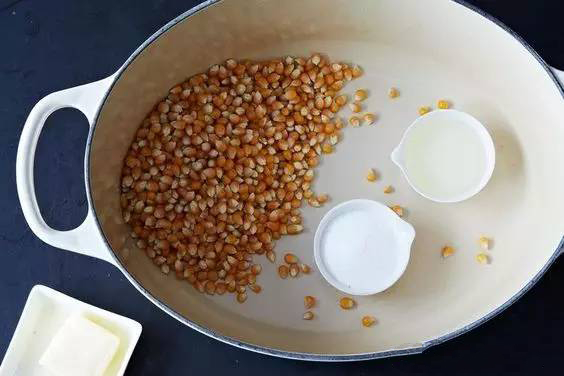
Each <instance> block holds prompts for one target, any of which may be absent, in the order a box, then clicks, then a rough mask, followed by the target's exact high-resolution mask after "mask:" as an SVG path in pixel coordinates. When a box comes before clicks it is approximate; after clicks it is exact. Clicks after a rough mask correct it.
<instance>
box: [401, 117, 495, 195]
mask: <svg viewBox="0 0 564 376" xmlns="http://www.w3.org/2000/svg"><path fill="white" fill-rule="evenodd" d="M434 121H442V122H445V121H446V122H451V123H453V124H464V125H465V126H470V127H471V128H472V129H473V130H474V131H475V133H476V134H477V135H478V136H479V138H480V140H481V142H482V146H483V149H484V153H485V161H486V163H485V168H484V170H483V173H482V176H481V179H480V180H479V181H478V182H477V183H476V184H475V185H474V186H472V187H471V188H469V189H467V190H465V191H464V192H460V193H458V194H456V195H452V196H448V197H440V196H437V195H432V194H429V193H425V192H422V191H421V190H420V189H418V187H417V186H416V185H415V184H413V182H412V181H411V180H410V177H409V171H408V170H407V168H406V166H405V160H404V145H405V140H406V139H407V137H408V135H409V134H410V133H411V132H412V131H413V129H414V128H415V127H420V126H421V127H423V126H425V125H427V124H430V122H434ZM455 126H456V125H455ZM446 157H447V156H445V158H446ZM391 159H392V161H393V162H394V163H395V164H396V165H397V166H398V167H399V168H400V170H401V172H402V173H403V175H404V176H405V178H406V180H407V182H408V183H409V185H410V186H411V188H413V189H414V190H415V191H416V192H417V193H419V194H420V195H421V196H423V197H425V198H427V199H429V200H431V201H435V202H441V203H451V202H460V201H464V200H467V199H469V198H470V197H472V196H474V195H476V194H477V193H478V192H480V191H481V190H482V189H483V188H484V187H485V186H486V184H487V183H488V181H489V180H490V178H491V176H492V174H493V170H494V167H495V147H494V143H493V140H492V137H491V136H490V134H489V133H488V131H487V130H486V127H484V125H483V124H482V123H480V122H479V121H478V120H477V119H476V118H474V117H473V116H471V115H469V114H467V113H465V112H462V111H457V110H436V111H431V112H429V113H427V114H425V115H423V116H420V117H418V118H417V119H416V120H415V121H414V122H413V123H412V124H411V125H410V126H409V127H408V128H407V129H406V131H405V132H404V134H403V136H402V139H401V141H400V143H399V145H398V146H397V147H396V148H395V149H394V151H392V154H391Z"/></svg>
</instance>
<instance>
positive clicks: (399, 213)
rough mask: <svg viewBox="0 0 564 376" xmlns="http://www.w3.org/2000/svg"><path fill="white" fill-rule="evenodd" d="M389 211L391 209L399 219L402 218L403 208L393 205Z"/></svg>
mask: <svg viewBox="0 0 564 376" xmlns="http://www.w3.org/2000/svg"><path fill="white" fill-rule="evenodd" d="M390 209H392V210H393V211H394V212H395V213H396V214H397V215H399V216H400V217H403V208H402V207H401V206H399V205H393V206H390Z"/></svg>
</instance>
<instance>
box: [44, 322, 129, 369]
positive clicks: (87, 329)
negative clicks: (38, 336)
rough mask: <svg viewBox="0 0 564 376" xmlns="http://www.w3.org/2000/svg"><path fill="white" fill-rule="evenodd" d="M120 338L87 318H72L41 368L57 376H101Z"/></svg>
mask: <svg viewBox="0 0 564 376" xmlns="http://www.w3.org/2000/svg"><path fill="white" fill-rule="evenodd" d="M118 346H119V338H118V337H116V336H115V335H114V334H113V333H111V332H109V331H108V330H106V329H105V328H103V327H101V326H100V325H98V324H96V323H94V322H92V321H90V320H88V319H87V318H85V317H83V316H78V315H76V316H71V317H70V318H69V319H67V321H66V322H65V323H64V324H63V326H61V328H60V329H59V331H58V332H57V334H55V336H54V337H53V339H52V340H51V343H50V344H49V346H48V347H47V350H45V352H44V353H43V356H42V357H41V359H39V364H40V365H41V366H43V367H45V368H46V369H48V370H49V371H50V372H51V373H53V375H54V376H101V375H103V374H104V371H105V370H106V369H107V368H108V365H109V364H110V362H111V361H112V358H113V357H114V355H115V353H116V351H117V348H118Z"/></svg>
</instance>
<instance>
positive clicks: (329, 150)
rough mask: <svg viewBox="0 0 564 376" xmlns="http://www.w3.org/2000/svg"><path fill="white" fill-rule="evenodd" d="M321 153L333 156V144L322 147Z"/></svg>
mask: <svg viewBox="0 0 564 376" xmlns="http://www.w3.org/2000/svg"><path fill="white" fill-rule="evenodd" d="M321 151H322V152H323V153H325V154H331V153H332V152H333V146H331V144H323V145H321Z"/></svg>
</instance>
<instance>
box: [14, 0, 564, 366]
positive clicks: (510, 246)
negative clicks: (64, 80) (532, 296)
mask: <svg viewBox="0 0 564 376" xmlns="http://www.w3.org/2000/svg"><path fill="white" fill-rule="evenodd" d="M312 52H323V53H326V54H328V55H329V56H330V57H331V59H333V60H346V61H351V62H354V63H356V64H359V65H361V66H362V67H363V69H364V72H365V74H364V76H363V77H361V78H360V79H359V80H358V82H357V81H353V84H352V85H356V86H357V87H366V88H369V89H370V90H371V92H372V95H371V98H370V100H372V101H373V102H369V103H370V105H371V106H372V107H373V108H375V109H376V110H377V111H379V113H381V120H380V124H379V125H378V126H374V127H372V128H363V129H362V130H360V129H359V130H356V129H355V130H349V129H345V131H346V132H345V139H344V141H343V142H342V145H341V144H340V145H339V150H338V152H337V153H336V155H334V156H331V157H328V158H327V159H326V160H324V162H323V163H322V165H321V166H320V167H319V174H318V175H319V179H318V180H317V181H316V184H317V186H319V187H326V188H325V189H326V190H328V191H329V192H330V193H331V195H332V198H333V202H335V203H337V202H339V201H342V200H345V199H349V198H353V197H372V198H378V197H374V196H373V195H374V193H373V191H369V189H368V188H364V186H365V185H366V184H364V185H363V184H362V179H363V171H365V170H366V168H367V166H370V164H372V165H373V164H374V163H378V167H379V168H380V167H381V169H382V176H385V177H386V178H387V179H389V181H390V182H393V183H394V186H395V187H396V190H397V195H396V196H395V198H394V199H397V200H398V201H401V202H402V204H404V205H405V206H406V207H407V208H408V210H409V213H410V214H409V217H408V220H409V221H410V222H411V223H412V224H413V225H414V226H415V228H416V230H417V234H418V236H417V239H416V243H415V245H414V248H413V250H412V259H411V261H410V264H409V266H408V268H407V270H406V273H405V274H404V276H403V277H402V279H401V280H400V281H399V282H398V283H397V284H396V285H394V286H393V287H392V288H391V289H389V290H387V291H386V292H384V293H381V294H377V295H374V296H370V297H362V298H359V299H358V308H357V310H356V311H355V312H343V311H341V310H340V309H339V308H338V305H337V304H336V301H337V299H338V297H339V296H340V295H339V294H338V293H337V292H336V291H335V290H334V289H332V288H331V287H330V286H329V285H328V284H327V283H325V282H324V281H323V280H322V278H321V277H320V275H319V273H318V272H317V273H314V274H313V275H312V276H307V277H302V278H299V279H296V280H292V281H281V280H280V279H278V277H276V272H275V266H274V265H272V264H270V263H268V262H262V261H263V260H262V259H261V260H259V262H260V263H261V264H262V265H263V273H262V274H261V276H260V277H261V278H260V282H261V284H262V285H263V287H264V289H263V292H262V293H261V294H260V295H256V296H255V295H253V296H250V297H249V299H248V301H247V302H246V303H245V304H237V303H235V301H234V299H233V296H221V297H218V296H213V297H210V296H206V295H202V294H199V293H197V292H196V291H195V290H194V289H193V288H192V287H191V286H190V285H189V284H188V283H187V282H186V281H181V280H177V279H176V278H175V277H171V276H165V275H163V274H162V273H161V272H160V271H159V269H158V268H156V267H154V265H153V264H152V263H151V261H150V259H149V258H148V257H146V256H145V255H144V253H143V252H141V251H140V250H138V249H136V248H135V247H134V246H133V245H132V244H131V240H129V233H130V231H129V229H128V228H127V226H126V225H125V224H124V223H123V220H122V216H121V211H120V200H119V193H120V192H119V189H120V172H121V167H122V161H123V158H124V156H125V153H126V151H127V149H128V147H129V145H130V143H131V140H132V138H133V135H134V134H135V131H136V129H137V127H138V126H139V125H140V124H141V122H142V120H143V118H144V116H145V115H146V114H147V113H148V111H150V110H151V108H152V106H153V105H154V104H155V103H157V102H158V101H159V100H160V98H162V96H163V95H165V94H166V93H167V92H168V90H169V89H170V88H171V87H172V86H173V85H175V84H177V83H178V82H181V81H183V80H184V79H186V77H188V76H189V75H191V74H195V73H198V72H201V71H204V70H205V69H207V67H209V66H210V65H212V64H216V63H218V62H221V61H224V60H225V59H227V58H230V57H233V58H255V59H261V58H262V59H264V58H269V57H276V56H284V55H297V56H305V55H308V54H310V53H312ZM555 74H561V73H556V72H553V71H551V69H550V68H549V67H548V66H547V65H546V63H545V62H544V61H543V60H542V59H541V58H540V57H539V56H538V55H537V54H536V53H535V52H534V51H533V50H532V49H531V48H530V47H529V46H528V45H527V44H526V43H525V42H524V41H523V40H522V39H520V38H519V37H518V36H517V35H515V34H514V33H512V32H511V31H510V30H509V29H508V28H506V27H505V26H503V25H502V24H501V23H499V22H498V21H496V20H495V19H493V18H492V17H490V16H488V15H487V14H485V13H483V12H481V11H480V10H477V9H474V8H472V7H471V6H469V5H468V4H466V3H464V2H461V1H446V0H430V1H424V2H423V1H412V0H380V1H371V0H356V1H354V2H351V1H345V0H308V1H303V0H288V1H284V2H280V1H276V0H225V1H217V2H216V1H206V2H204V3H202V4H201V5H199V6H197V7H195V8H194V9H191V10H189V11H188V12H186V13H184V14H182V15H180V16H179V17H177V18H176V19H174V20H172V21H171V22H169V23H168V24H167V25H165V26H164V27H163V28H161V29H160V30H159V31H158V32H156V33H155V34H154V35H153V36H151V37H150V38H149V39H148V40H147V41H146V42H145V43H143V45H141V46H140V47H139V48H138V49H137V50H136V51H135V52H134V53H133V54H132V55H131V56H130V57H129V59H128V60H127V61H126V62H125V63H124V64H123V66H122V67H121V68H120V69H119V70H118V71H117V72H116V73H115V74H113V75H111V76H110V77H108V78H105V79H103V80H100V81H97V82H93V83H90V84H86V85H82V86H77V87H74V88H70V89H67V90H63V91H59V92H56V93H53V94H50V95H48V96H47V97H45V98H43V99H42V100H40V101H39V102H38V103H37V105H36V106H35V107H34V108H33V110H32V111H31V113H30V115H29V117H28V119H27V121H26V123H25V127H24V129H23V133H22V136H21V140H20V145H19V149H18V155H17V186H18V194H19V198H20V202H21V206H22V209H23V212H24V214H25V218H26V220H27V222H28V224H29V226H30V227H31V229H32V230H33V232H34V233H35V234H36V235H37V236H38V237H39V238H41V239H42V240H43V241H45V242H46V243H48V244H50V245H52V246H54V247H58V248H62V249H66V250H70V251H74V252H79V253H82V254H85V255H89V256H94V257H98V258H101V259H104V260H106V261H108V262H110V263H112V264H114V265H116V267H117V268H119V269H120V270H121V272H123V274H124V275H125V276H126V277H127V278H128V279H129V281H130V282H131V283H132V284H133V285H134V286H135V287H136V288H137V289H138V290H139V291H140V292H141V293H142V294H143V295H145V296H146V297H147V299H148V300H150V301H151V302H152V303H153V304H155V305H157V306H158V307H160V308H161V309H162V310H163V311H165V312H166V313H168V314H169V315H171V316H172V317H174V318H176V319H177V320H179V321H181V322H183V323H184V324H186V325H188V326H190V327H191V328H194V329H196V330H198V331H200V332H202V333H204V334H207V335H209V336H211V337H213V338H216V339H218V340H220V341H223V342H226V343H229V344H232V345H235V346H238V347H241V348H244V349H248V350H252V351H256V352H260V353H265V354H269V355H274V356H280V357H287V358H296V359H307V360H322V361H342V360H362V359H373V358H379V357H386V356H393V355H404V354H411V353H418V352H421V351H423V350H424V349H426V348H428V347H430V346H432V345H435V344H438V343H441V342H444V341H446V340H448V339H450V338H453V337H456V336H458V335H460V334H462V333H465V332H466V331H468V330H470V329H472V328H474V327H476V326H478V325H480V324H481V323H483V322H485V321H487V320H488V319H490V318H491V317H493V316H495V315H496V314H498V313H499V312H501V311H502V310H503V309H505V308H507V307H508V306H509V305H511V304H512V303H513V302H514V301H515V300H517V299H519V297H521V296H522V295H523V294H524V293H525V292H526V291H527V290H528V289H529V288H530V287H531V286H532V285H533V284H534V283H535V282H536V281H537V280H538V279H539V278H540V277H541V276H542V274H543V273H544V272H545V271H546V270H547V268H548V267H549V266H550V264H551V263H552V262H553V261H554V260H555V258H556V257H557V256H558V255H559V253H560V252H561V250H562V246H561V240H562V235H563V229H564V226H563V221H562V212H564V205H563V199H564V195H563V194H562V192H564V169H562V168H561V166H559V165H558V161H562V160H564V148H562V140H564V99H563V90H562V86H560V85H559V83H558V81H557V79H556V75H555ZM392 86H396V87H398V88H400V90H401V93H402V95H401V96H400V98H398V100H397V101H394V102H392V101H389V100H388V101H386V92H387V89H388V88H389V87H392ZM345 90H347V88H346V89H345ZM445 96H446V97H448V98H449V99H452V100H453V101H454V104H455V107H456V108H459V109H462V110H464V111H467V112H469V113H472V114H473V115H474V116H476V117H477V118H478V119H480V120H481V121H482V122H483V123H484V124H486V126H487V127H488V130H489V131H490V132H491V134H492V136H493V138H494V141H495V145H496V153H497V165H496V170H495V173H494V176H493V178H492V180H491V182H490V184H489V185H488V186H487V187H486V189H485V190H484V191H482V192H481V193H480V194H479V195H478V196H476V197H474V198H472V199H471V200H469V201H466V202H463V203H460V204H442V205H441V204H435V203H431V202H427V201H425V200H424V199H421V198H419V197H418V196H417V195H416V194H415V193H413V192H412V191H411V190H410V189H409V188H408V186H407V185H406V183H405V182H403V181H402V180H401V177H400V175H399V172H398V171H396V169H394V168H393V166H392V165H391V163H390V162H389V160H388V155H389V153H390V151H391V149H392V148H393V146H395V145H396V144H397V142H398V141H399V139H400V136H401V134H402V132H403V131H404V130H405V128H406V127H407V125H408V124H410V123H411V121H413V119H414V117H415V116H416V112H417V108H418V107H419V106H421V105H425V104H432V103H434V101H436V99H438V98H441V97H445ZM63 107H74V108H77V109H79V110H80V111H82V112H83V113H84V114H85V115H86V117H87V118H88V121H89V123H90V132H89V136H88V144H87V148H86V155H85V160H84V165H85V170H86V173H85V176H86V178H85V185H86V192H87V197H88V204H89V210H88V214H87V217H86V219H85V221H84V223H82V224H81V225H80V226H79V227H77V228H76V229H74V230H71V231H56V230H54V229H51V228H50V227H49V226H47V225H46V223H45V222H44V220H43V219H42V218H41V215H40V212H39V209H38V205H37V200H36V198H35V192H34V184H33V161H34V154H35V148H36V144H37V140H38V138H39V135H40V132H41V129H42V127H43V125H44V122H45V120H46V118H47V117H48V116H49V115H50V114H51V113H52V112H53V111H55V110H57V109H59V108H63ZM363 161H364V162H366V163H362V162H363ZM355 179H357V180H358V181H359V184H357V185H355V184H352V183H350V182H353V181H355ZM371 195H372V196H371ZM330 206H331V205H329V206H328V207H327V208H323V209H318V210H312V209H304V218H305V223H306V227H308V228H307V229H306V231H305V232H304V234H302V235H300V236H295V237H284V238H283V239H281V240H280V241H279V242H278V244H277V249H280V250H283V249H293V250H295V252H296V253H297V254H299V256H300V258H301V259H302V260H304V261H305V262H308V263H309V264H310V265H313V256H312V251H311V250H312V246H311V244H312V241H313V232H314V231H315V227H314V225H312V224H315V223H319V219H320V218H321V216H322V214H323V213H324V212H325V211H326V210H328V209H329V208H330ZM483 233H486V234H490V235H491V236H492V237H493V238H494V239H495V246H494V248H493V249H492V251H491V255H492V263H491V265H488V266H483V265H479V264H478V263H476V262H475V260H474V256H475V252H474V251H476V250H477V248H476V249H472V248H471V246H465V247H466V248H467V249H466V250H465V251H460V252H458V253H457V255H456V257H452V258H450V259H449V260H448V262H445V260H441V259H440V257H438V256H437V255H438V252H437V251H435V250H437V249H439V250H440V247H441V246H443V245H444V244H445V243H448V242H453V243H456V242H459V243H460V244H465V245H468V244H474V243H475V239H477V237H479V236H480V235H481V234H483ZM286 238H288V239H286ZM476 247H477V246H476ZM306 292H307V294H309V295H315V296H316V297H317V298H318V300H319V306H318V307H317V308H316V309H317V311H316V312H318V314H317V318H316V320H313V321H304V320H302V319H301V315H302V313H303V306H302V305H303V303H302V301H303V296H304V295H306ZM368 313H370V314H374V315H375V316H376V317H377V318H378V321H379V323H378V326H377V327H375V328H371V329H366V328H362V326H361V325H360V317H361V315H363V314H368Z"/></svg>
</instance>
